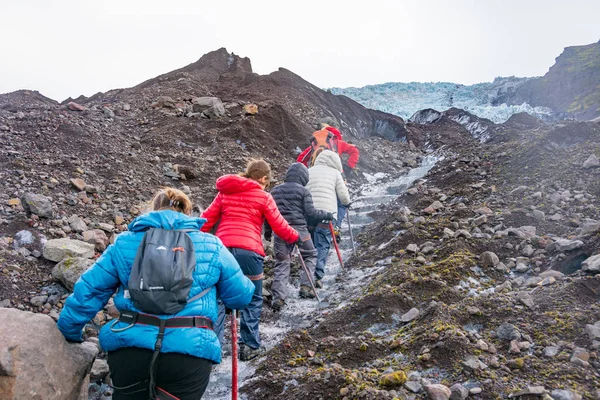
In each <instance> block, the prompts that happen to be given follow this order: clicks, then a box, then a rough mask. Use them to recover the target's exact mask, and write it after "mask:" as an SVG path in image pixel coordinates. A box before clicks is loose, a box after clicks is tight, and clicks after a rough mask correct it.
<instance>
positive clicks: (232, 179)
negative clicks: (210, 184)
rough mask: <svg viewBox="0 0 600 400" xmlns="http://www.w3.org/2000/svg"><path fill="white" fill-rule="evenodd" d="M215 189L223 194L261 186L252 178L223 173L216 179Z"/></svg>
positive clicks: (245, 190) (260, 187)
mask: <svg viewBox="0 0 600 400" xmlns="http://www.w3.org/2000/svg"><path fill="white" fill-rule="evenodd" d="M216 186H217V190H218V191H219V192H221V193H223V194H233V193H241V192H247V191H248V190H252V189H261V190H262V186H260V184H259V183H258V182H256V181H253V180H252V179H248V178H244V177H241V176H239V175H223V176H222V177H220V178H219V179H217V185H216Z"/></svg>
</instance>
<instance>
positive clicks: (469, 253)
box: [245, 116, 600, 399]
mask: <svg viewBox="0 0 600 400" xmlns="http://www.w3.org/2000/svg"><path fill="white" fill-rule="evenodd" d="M408 129H412V125H409V126H408ZM428 129H430V130H436V129H441V130H442V131H447V129H448V125H443V124H441V125H440V124H435V123H434V124H430V125H428ZM454 129H455V130H458V129H459V128H458V127H456V126H455V128H454ZM494 129H495V130H496V132H495V134H497V135H498V137H499V138H501V140H498V141H497V142H496V143H494V144H490V145H476V144H473V143H471V144H469V146H464V145H463V146H452V147H451V146H448V147H446V148H447V149H448V151H447V152H446V153H445V159H444V160H443V161H441V162H439V163H438V165H437V166H436V167H435V168H434V170H432V172H431V173H430V174H429V176H428V178H427V181H423V182H421V183H419V184H417V185H416V187H413V188H411V189H409V190H408V192H407V193H406V194H405V195H404V196H402V197H400V198H399V199H398V200H397V201H396V202H395V203H394V204H391V205H389V206H385V207H383V208H381V209H379V210H376V211H374V212H373V213H372V217H374V218H375V219H376V222H375V223H374V224H372V225H370V226H369V227H368V228H367V229H366V231H365V232H364V233H362V234H361V235H360V236H359V238H358V240H359V242H360V250H359V252H358V254H357V255H356V256H354V257H352V258H351V259H350V263H349V264H348V267H350V268H351V270H352V271H355V270H361V269H365V270H370V269H372V268H373V267H374V266H380V269H379V270H378V271H377V272H376V274H375V276H374V278H372V279H371V280H368V281H367V280H365V281H363V285H364V289H363V290H362V295H361V296H359V297H357V298H355V299H354V301H352V302H351V304H349V305H347V306H345V307H343V308H341V309H337V310H335V311H333V312H329V313H327V314H326V315H325V316H324V317H323V318H322V321H321V322H320V323H319V324H317V325H316V326H314V327H312V328H310V329H306V330H302V331H297V332H295V333H293V334H290V335H288V336H287V337H286V339H285V340H284V341H283V343H282V344H281V345H279V346H277V347H275V348H274V349H273V350H272V351H271V352H270V353H269V354H268V356H267V358H266V360H265V361H264V362H263V363H260V364H259V370H258V373H257V375H258V376H259V378H258V379H257V380H255V381H254V382H252V383H251V384H249V385H248V386H246V388H245V391H246V393H247V394H248V395H249V397H250V398H265V399H275V398H281V396H282V395H284V396H286V398H316V399H326V398H338V399H398V398H399V399H415V398H416V399H427V398H430V399H448V398H449V397H450V396H452V397H450V398H452V399H465V398H467V397H470V398H479V399H497V398H508V397H520V396H526V397H525V398H542V397H543V396H545V397H544V398H546V399H549V398H553V399H577V398H582V396H583V397H584V398H586V399H595V398H600V392H598V391H597V389H598V387H600V360H599V359H598V353H597V351H598V349H599V348H600V340H599V335H600V333H599V332H598V328H597V326H598V325H600V322H598V321H599V319H600V307H599V305H598V296H599V293H600V279H599V278H600V275H595V274H596V273H597V272H598V269H599V268H600V255H598V254H597V253H598V248H599V245H600V222H599V217H600V215H599V214H598V213H599V209H598V204H599V203H598V199H599V197H598V196H600V186H599V185H598V182H600V179H599V178H600V166H599V162H598V158H597V157H598V155H599V154H600V124H598V123H568V124H559V125H542V124H540V123H539V121H537V120H535V119H533V122H532V121H529V120H528V118H527V117H524V116H519V117H515V118H511V120H509V121H508V122H507V123H506V124H502V125H500V126H497V127H496V128H494ZM440 135H441V134H440ZM557 160H560V162H556V161H557ZM344 275H345V276H344ZM353 275H354V276H356V275H355V274H353V273H350V272H345V273H344V274H343V275H342V276H341V277H340V278H339V279H340V281H341V284H342V285H347V286H350V285H352V284H355V282H352V280H351V278H350V276H353Z"/></svg>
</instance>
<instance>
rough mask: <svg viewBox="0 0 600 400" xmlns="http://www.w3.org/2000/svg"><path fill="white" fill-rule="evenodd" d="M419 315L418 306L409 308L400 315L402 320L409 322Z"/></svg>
mask: <svg viewBox="0 0 600 400" xmlns="http://www.w3.org/2000/svg"><path fill="white" fill-rule="evenodd" d="M418 316H419V309H418V308H411V309H410V310H409V311H408V312H407V313H406V314H404V315H403V316H401V317H400V321H402V322H410V321H412V320H414V319H415V318H417V317H418Z"/></svg>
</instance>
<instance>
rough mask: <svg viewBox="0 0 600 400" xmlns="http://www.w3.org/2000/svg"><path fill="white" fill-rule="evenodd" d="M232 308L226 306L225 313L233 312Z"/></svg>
mask: <svg viewBox="0 0 600 400" xmlns="http://www.w3.org/2000/svg"><path fill="white" fill-rule="evenodd" d="M232 311H233V310H232V309H231V308H227V307H225V314H231V313H232Z"/></svg>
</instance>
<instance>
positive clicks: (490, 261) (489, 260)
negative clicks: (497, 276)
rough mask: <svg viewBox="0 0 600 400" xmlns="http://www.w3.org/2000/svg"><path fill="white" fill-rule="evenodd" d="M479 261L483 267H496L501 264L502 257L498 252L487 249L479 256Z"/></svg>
mask: <svg viewBox="0 0 600 400" xmlns="http://www.w3.org/2000/svg"><path fill="white" fill-rule="evenodd" d="M479 263H480V264H481V266H482V267H495V266H496V265H498V264H500V259H499V258H498V256H497V255H496V253H494V252H491V251H485V252H483V253H481V255H480V256H479Z"/></svg>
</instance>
